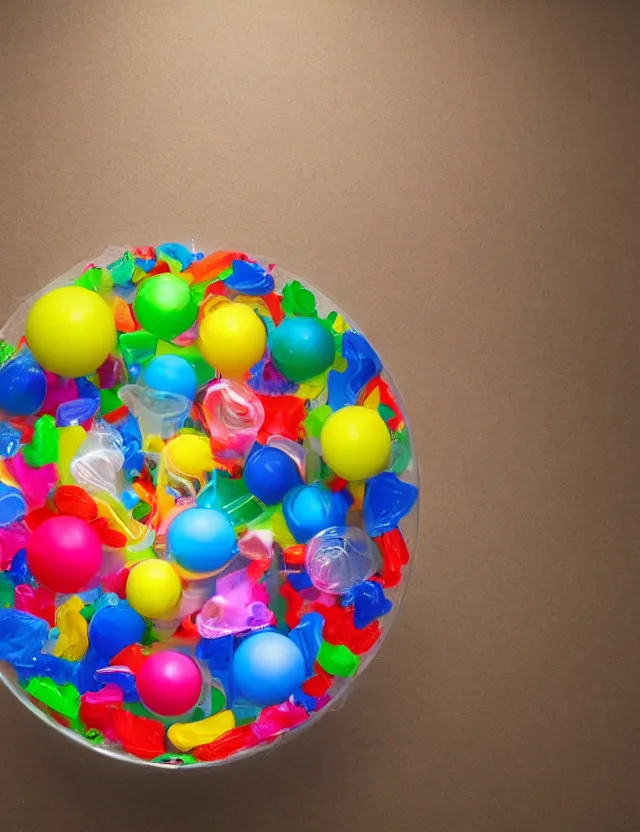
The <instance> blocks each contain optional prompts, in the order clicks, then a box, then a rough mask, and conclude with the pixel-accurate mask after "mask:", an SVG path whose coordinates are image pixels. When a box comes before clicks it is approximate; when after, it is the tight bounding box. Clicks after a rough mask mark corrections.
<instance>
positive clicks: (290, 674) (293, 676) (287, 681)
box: [232, 632, 306, 708]
mask: <svg viewBox="0 0 640 832" xmlns="http://www.w3.org/2000/svg"><path fill="white" fill-rule="evenodd" d="M232 673H233V680H234V683H235V684H236V685H237V686H238V689H239V691H240V693H241V694H242V696H244V698H245V699H247V700H248V701H249V702H253V703H254V704H255V705H260V706H261V707H263V708H264V707H267V706H268V705H278V704H279V703H280V702H284V701H285V700H286V699H288V698H289V696H291V694H292V693H293V692H294V690H296V689H297V688H299V687H300V685H301V684H302V683H303V682H304V680H305V677H306V670H305V663H304V656H303V655H302V653H301V652H300V649H299V648H298V647H297V646H296V644H295V643H294V642H293V641H291V639H288V638H287V637H286V636H283V635H281V634H280V633H276V632H264V633H256V634H255V635H253V636H249V637H248V638H246V639H245V640H244V641H243V642H242V643H241V644H240V646H239V647H238V649H237V650H236V652H235V654H234V657H233V665H232Z"/></svg>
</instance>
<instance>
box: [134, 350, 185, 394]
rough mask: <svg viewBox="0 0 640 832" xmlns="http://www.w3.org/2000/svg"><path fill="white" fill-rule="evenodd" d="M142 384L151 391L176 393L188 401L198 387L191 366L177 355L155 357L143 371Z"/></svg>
mask: <svg viewBox="0 0 640 832" xmlns="http://www.w3.org/2000/svg"><path fill="white" fill-rule="evenodd" d="M144 383H145V384H146V385H147V387H151V388H152V389H153V390H161V391H162V392H163V393H177V394H178V395H180V396H184V397H185V398H187V399H189V400H190V401H192V400H193V397H194V396H195V394H196V389H197V387H198V385H197V383H196V373H195V370H194V369H193V367H192V366H191V364H189V362H188V361H186V360H185V359H184V358H180V356H179V355H156V357H155V358H152V359H151V361H150V362H149V363H148V365H147V367H146V369H145V371H144Z"/></svg>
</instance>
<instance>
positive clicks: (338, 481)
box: [328, 477, 349, 494]
mask: <svg viewBox="0 0 640 832" xmlns="http://www.w3.org/2000/svg"><path fill="white" fill-rule="evenodd" d="M328 485H329V488H330V490H331V491H333V492H334V494H335V493H336V492H337V491H342V490H343V489H344V488H346V487H347V486H348V485H349V480H343V479H342V477H334V478H333V479H332V480H331V482H330V483H328Z"/></svg>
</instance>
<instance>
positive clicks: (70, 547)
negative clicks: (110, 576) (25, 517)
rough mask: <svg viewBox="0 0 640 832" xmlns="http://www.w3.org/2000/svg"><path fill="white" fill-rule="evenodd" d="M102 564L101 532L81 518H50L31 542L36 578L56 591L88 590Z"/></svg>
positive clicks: (29, 550) (29, 549)
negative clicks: (88, 585) (98, 532)
mask: <svg viewBox="0 0 640 832" xmlns="http://www.w3.org/2000/svg"><path fill="white" fill-rule="evenodd" d="M101 563H102V543H101V542H100V538H99V537H98V535H97V533H96V532H95V531H94V530H93V529H92V528H91V526H90V525H89V524H88V523H85V521H84V520H80V519H79V518H78V517H65V516H60V517H50V518H49V519H48V520H45V521H44V523H42V524H41V525H40V526H38V527H37V528H36V529H35V530H34V531H33V533H32V535H31V538H30V539H29V542H28V543H27V566H28V567H29V571H30V572H31V574H32V575H33V577H34V578H35V579H36V580H37V581H38V583H40V584H42V586H45V587H47V589H50V590H52V592H64V593H68V592H80V591H81V590H83V589H86V587H87V584H88V583H89V581H90V580H91V579H92V578H93V577H94V575H95V574H96V572H97V571H98V569H99V568H100V564H101Z"/></svg>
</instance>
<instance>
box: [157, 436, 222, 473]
mask: <svg viewBox="0 0 640 832" xmlns="http://www.w3.org/2000/svg"><path fill="white" fill-rule="evenodd" d="M165 451H166V454H167V461H168V462H169V465H170V467H171V468H172V469H174V470H175V471H176V472H177V473H178V474H184V475H185V476H186V477H201V476H202V475H203V474H204V473H205V471H213V469H214V468H215V463H214V461H213V454H212V453H211V446H210V444H209V442H208V440H207V439H206V437H204V436H201V435H200V436H198V435H197V434H195V433H184V434H181V435H180V436H176V437H175V439H172V440H171V441H170V442H167V445H166V447H165Z"/></svg>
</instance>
